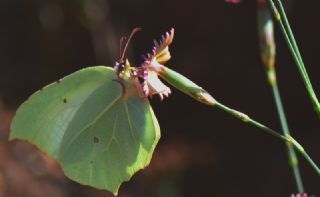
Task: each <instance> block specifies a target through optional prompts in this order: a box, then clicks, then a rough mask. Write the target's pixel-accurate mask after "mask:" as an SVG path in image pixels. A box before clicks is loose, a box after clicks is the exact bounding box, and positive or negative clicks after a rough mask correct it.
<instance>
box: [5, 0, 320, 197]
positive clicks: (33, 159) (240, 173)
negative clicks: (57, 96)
mask: <svg viewBox="0 0 320 197" xmlns="http://www.w3.org/2000/svg"><path fill="white" fill-rule="evenodd" d="M285 2H286V8H287V10H288V13H289V16H290V19H291V21H292V26H293V29H294V31H295V34H296V37H297V40H298V43H299V45H300V47H301V51H302V55H303V57H304V59H305V63H306V65H307V69H308V71H309V73H310V77H311V80H312V81H313V82H314V86H315V90H316V92H318V93H319V92H320V83H319V73H320V68H319V65H320V58H319V56H318V52H319V51H320V38H319V35H320V28H319V25H318V23H317V21H318V19H319V17H320V12H318V7H319V6H317V4H318V1H316V0H310V1H294V0H290V1H289V0H288V1H285ZM256 6H257V5H256V1H249V0H248V1H243V2H242V3H241V4H239V5H232V4H226V3H225V2H224V1H223V0H215V1H209V0H198V1H172V0H162V1H156V0H135V1H132V0H131V1H130V0H69V1H63V0H0V196H4V197H20V196H21V197H22V196H23V197H29V196H30V197H38V196H39V197H40V196H41V197H43V196H47V197H60V196H61V197H69V196H77V197H86V196H97V197H98V196H111V194H110V193H108V192H105V191H99V190H95V189H93V188H89V187H86V186H82V185H79V184H77V183H74V182H72V181H70V180H68V179H66V178H65V177H64V176H63V174H62V172H61V170H60V168H59V166H58V165H57V164H56V163H55V161H53V160H51V159H50V158H48V157H46V156H45V155H44V154H42V153H41V152H39V151H38V150H37V149H36V148H35V147H33V146H32V145H29V144H27V143H26V142H10V143H8V142H7V136H8V132H9V124H10V122H11V118H12V117H13V115H14V113H15V110H16V108H17V107H18V106H19V105H20V104H21V103H22V102H23V101H24V100H26V99H27V97H28V96H29V95H31V94H32V93H33V92H34V91H36V90H37V89H39V88H40V87H42V86H44V85H46V84H48V83H50V82H52V81H54V80H56V79H58V78H62V77H63V76H65V75H67V74H69V73H71V72H74V71H76V70H78V69H81V68H84V67H87V66H93V65H109V66H113V64H114V62H115V60H117V58H118V55H119V54H118V53H119V52H118V51H119V39H120V37H121V36H124V35H128V34H129V33H130V31H131V29H133V28H134V27H142V28H143V31H142V32H139V33H138V34H137V35H136V36H135V37H134V39H133V41H132V43H131V45H130V49H129V59H130V61H131V63H133V64H134V65H139V63H140V62H141V61H142V59H141V55H142V54H146V53H147V52H149V51H150V50H151V48H152V40H153V39H159V38H160V35H161V34H163V33H164V32H165V31H168V30H169V29H170V28H171V27H174V28H175V29H176V36H175V39H174V43H173V44H172V45H171V53H172V56H173V58H172V60H171V61H170V62H169V63H168V66H169V67H171V68H173V69H175V70H177V71H178V72H181V73H182V74H184V75H185V76H188V77H189V78H191V79H192V80H194V81H195V82H197V83H198V84H200V85H201V86H203V87H204V88H205V89H207V90H208V91H209V92H211V93H212V94H213V95H214V97H215V98H217V99H218V100H220V101H221V102H223V103H225V104H227V105H230V106H232V107H234V108H236V109H239V110H240V111H243V112H245V113H247V114H248V115H250V116H251V117H254V118H255V119H257V120H259V121H261V122H263V123H265V124H266V125H268V126H270V127H271V128H275V129H278V130H279V128H280V125H279V121H278V118H277V113H276V110H275V107H274V103H273V98H272V93H271V90H270V89H269V87H268V84H267V81H266V77H265V73H264V68H263V66H262V63H261V60H260V56H259V46H258V37H257V25H256V24H257V21H256V14H257V13H256V8H257V7H256ZM276 33H277V35H276V40H277V69H278V80H279V85H280V90H281V92H282V96H283V101H284V105H285V109H286V112H287V116H288V121H289V126H290V128H291V130H292V134H293V136H295V137H296V138H297V139H298V140H299V141H300V142H301V143H302V144H303V145H304V147H305V148H306V149H307V150H308V151H309V153H310V154H311V156H312V157H313V158H314V159H315V161H317V163H319V161H320V154H319V137H320V133H319V130H320V126H319V125H320V124H319V120H318V119H317V117H316V114H315V113H314V111H313V110H312V106H311V103H310V101H309V99H308V96H307V94H306V90H305V89H304V86H303V83H302V81H301V80H300V77H299V76H298V73H297V70H296V67H295V65H294V62H293V60H292V58H291V56H290V54H289V51H288V49H287V47H286V45H285V43H284V41H283V39H282V36H281V35H280V31H279V29H276ZM318 95H319V94H318ZM151 102H152V105H153V106H154V110H155V113H156V115H157V117H158V119H159V122H160V126H161V128H162V138H161V140H160V143H159V145H158V147H157V148H156V151H155V155H154V157H153V160H152V163H151V165H150V166H149V167H148V168H147V169H146V170H143V171H140V172H138V173H137V174H136V175H135V176H134V177H133V178H132V180H131V181H130V182H127V183H125V184H124V185H123V186H122V187H121V189H120V193H119V196H121V197H129V196H134V197H136V196H139V197H140V196H147V197H149V196H151V197H153V196H154V197H184V196H228V197H230V196H259V197H263V196H289V194H290V193H292V192H295V191H296V189H295V185H294V180H293V177H292V175H291V169H290V168H289V167H288V162H287V155H286V149H285V146H284V144H283V143H282V142H280V141H279V140H276V139H274V138H272V137H270V136H268V135H266V134H263V133H262V132H260V131H258V130H257V129H256V128H253V127H250V126H248V125H245V124H243V123H242V122H240V121H239V120H236V119H234V118H232V117H229V116H228V115H226V114H223V113H221V112H220V111H216V110H212V109H210V108H207V107H206V106H202V105H201V104H199V103H197V102H195V101H193V100H192V99H191V98H189V97H188V96H186V95H183V94H182V93H179V92H177V91H173V94H172V95H171V96H170V97H169V98H168V99H165V100H164V101H162V102H160V99H158V98H157V97H156V96H155V97H154V98H152V100H151ZM30 124H32V123H30ZM84 156H85V155H84ZM300 158H301V157H300ZM300 164H301V169H302V178H303V181H304V183H305V188H306V190H307V192H309V193H310V194H315V195H320V187H319V176H318V175H316V173H314V171H313V169H312V168H311V167H310V166H309V164H307V163H306V162H305V161H304V160H303V159H301V162H300Z"/></svg>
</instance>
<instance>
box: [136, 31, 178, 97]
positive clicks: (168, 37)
mask: <svg viewBox="0 0 320 197" xmlns="http://www.w3.org/2000/svg"><path fill="white" fill-rule="evenodd" d="M173 36H174V29H173V28H172V29H171V30H170V31H169V32H167V33H166V34H165V35H162V37H161V40H160V41H159V42H158V41H156V40H154V47H153V49H152V52H151V53H148V54H147V56H146V57H144V62H143V63H142V65H141V66H140V67H138V68H137V74H136V75H137V77H138V79H139V82H140V85H141V88H142V92H143V95H144V96H145V97H148V96H152V95H154V94H158V95H159V96H160V98H161V100H163V98H164V97H165V96H166V97H168V96H169V94H171V90H170V88H169V87H168V86H166V85H165V84H164V83H162V81H160V79H159V78H158V75H159V74H161V73H162V72H163V69H164V68H163V64H165V63H166V62H167V61H169V60H170V58H171V55H170V52H169V45H170V44H171V43H172V40H173Z"/></svg>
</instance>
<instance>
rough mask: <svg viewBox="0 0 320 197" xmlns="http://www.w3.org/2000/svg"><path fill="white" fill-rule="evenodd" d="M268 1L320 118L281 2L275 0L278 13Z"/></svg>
mask: <svg viewBox="0 0 320 197" xmlns="http://www.w3.org/2000/svg"><path fill="white" fill-rule="evenodd" d="M268 1H269V3H270V5H271V10H272V12H273V14H274V16H275V19H276V21H277V22H278V24H279V26H280V29H281V31H282V33H283V35H284V38H285V40H286V42H287V44H288V47H289V49H290V52H291V54H292V56H293V58H294V61H295V63H296V65H297V67H298V70H299V73H300V75H301V77H302V79H303V82H304V84H305V86H306V89H307V91H308V94H309V97H310V100H311V102H312V104H313V107H314V110H315V111H316V112H317V114H318V116H319V117H320V103H319V101H318V98H317V96H316V94H315V92H314V89H313V86H312V84H311V81H310V78H309V75H308V73H307V70H306V68H305V65H304V62H303V60H302V57H301V54H300V51H299V48H298V45H297V43H296V40H295V38H294V35H293V33H292V29H291V27H290V23H289V21H288V18H287V16H286V13H285V10H284V8H283V5H282V2H281V1H280V0H277V3H278V6H279V7H280V13H279V11H278V9H277V7H276V5H275V3H274V1H273V0H268Z"/></svg>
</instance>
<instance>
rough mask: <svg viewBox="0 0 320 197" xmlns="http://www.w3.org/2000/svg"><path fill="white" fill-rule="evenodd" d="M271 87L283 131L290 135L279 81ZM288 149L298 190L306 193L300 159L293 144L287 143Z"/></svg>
mask: <svg viewBox="0 0 320 197" xmlns="http://www.w3.org/2000/svg"><path fill="white" fill-rule="evenodd" d="M271 87H272V91H273V96H274V100H275V103H276V107H277V111H278V115H279V119H280V123H281V127H282V132H283V134H284V135H285V136H290V132H289V127H288V123H287V119H286V116H285V112H284V109H283V104H282V101H281V96H280V92H279V89H278V85H277V83H274V84H272V85H271ZM287 149H288V156H289V164H290V165H291V167H292V170H293V175H294V178H295V181H296V185H297V188H298V191H299V193H304V188H303V183H302V178H301V174H300V170H299V166H298V159H297V156H296V153H295V151H294V148H293V147H292V144H289V143H287Z"/></svg>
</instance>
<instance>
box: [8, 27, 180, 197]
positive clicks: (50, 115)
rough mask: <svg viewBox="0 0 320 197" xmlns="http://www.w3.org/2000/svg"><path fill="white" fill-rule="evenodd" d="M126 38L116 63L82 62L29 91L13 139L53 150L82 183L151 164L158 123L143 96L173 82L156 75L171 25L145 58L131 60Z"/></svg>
mask: <svg viewBox="0 0 320 197" xmlns="http://www.w3.org/2000/svg"><path fill="white" fill-rule="evenodd" d="M139 30H140V29H134V30H133V31H132V33H131V35H130V37H129V39H125V38H123V39H122V41H121V46H120V58H119V60H118V61H117V62H116V63H115V65H114V66H113V67H108V66H94V67H88V68H84V69H81V70H79V71H76V72H74V73H72V74H70V75H67V76H65V77H63V78H62V79H60V80H58V81H57V82H54V83H51V84H49V85H47V86H45V87H44V88H41V89H40V90H38V91H37V92H35V93H34V94H32V95H31V96H30V97H29V98H28V99H27V100H26V101H25V102H24V103H22V104H21V106H20V107H19V108H18V110H17V112H16V115H15V117H14V119H13V121H12V124H11V132H10V137H9V138H10V140H14V139H19V140H26V141H28V142H29V143H31V144H34V145H35V146H36V147H38V148H39V149H40V150H41V151H43V152H44V153H46V154H47V155H48V156H50V157H52V158H54V159H55V160H56V161H57V162H58V163H59V164H60V165H61V167H62V170H63V172H64V173H65V175H66V176H67V177H68V178H70V179H71V180H73V181H76V182H78V183H80V184H84V185H89V186H92V187H95V188H98V189H104V190H108V191H110V192H112V193H114V194H115V195H116V194H117V193H118V190H119V187H120V185H121V184H122V183H123V182H124V181H128V180H129V179H130V178H131V177H132V176H133V174H134V173H136V172H137V171H138V170H140V169H143V168H144V167H146V166H147V165H149V163H150V160H151V158H152V154H153V151H154V149H155V147H156V145H157V143H158V141H159V138H160V127H159V124H158V121H157V118H156V116H155V114H154V112H153V110H152V107H151V106H150V103H149V101H148V97H150V96H152V95H154V94H158V95H160V97H161V98H163V97H164V96H168V95H169V94H170V92H171V91H170V89H169V88H168V87H167V86H166V85H164V84H163V83H162V82H161V81H160V79H159V78H158V74H159V72H161V66H159V65H161V64H163V63H164V62H166V61H168V60H169V59H170V57H171V56H170V53H169V50H168V46H169V44H170V43H171V42H172V39H173V33H174V30H173V29H172V30H171V31H170V32H168V33H166V35H164V36H162V39H161V40H160V41H159V42H157V41H155V42H154V47H153V49H152V52H151V53H149V54H147V55H146V56H145V57H144V62H143V63H142V64H141V65H140V66H137V67H132V66H131V65H130V63H129V61H128V60H127V59H125V52H126V49H127V46H128V43H129V41H130V39H131V38H132V36H133V35H134V34H135V33H136V32H137V31H139Z"/></svg>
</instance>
